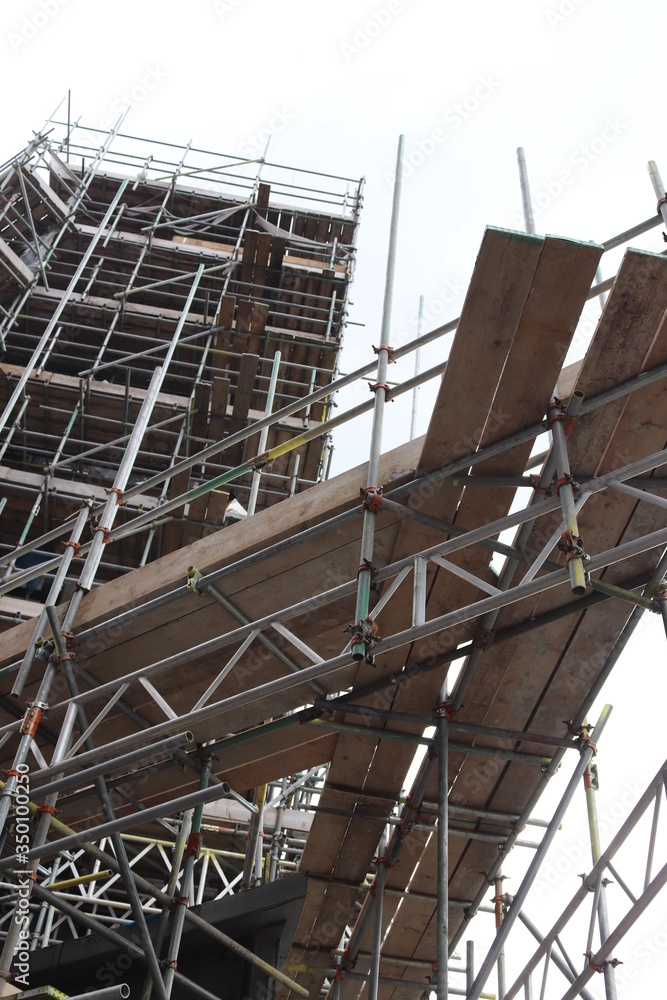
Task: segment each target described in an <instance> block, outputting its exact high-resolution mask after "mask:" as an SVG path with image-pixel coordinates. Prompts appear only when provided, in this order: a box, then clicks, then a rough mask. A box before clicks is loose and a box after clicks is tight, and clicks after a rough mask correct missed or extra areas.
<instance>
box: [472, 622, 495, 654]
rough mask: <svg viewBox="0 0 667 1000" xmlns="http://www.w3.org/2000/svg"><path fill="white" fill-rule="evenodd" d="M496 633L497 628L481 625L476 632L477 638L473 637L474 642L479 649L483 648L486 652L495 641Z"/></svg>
mask: <svg viewBox="0 0 667 1000" xmlns="http://www.w3.org/2000/svg"><path fill="white" fill-rule="evenodd" d="M495 635H496V633H495V629H490V628H484V626H483V625H480V627H479V628H478V629H477V632H476V633H475V638H474V639H473V641H472V644H473V646H475V647H476V648H477V649H481V650H482V652H483V653H485V652H486V651H487V649H488V648H489V646H490V645H491V643H492V642H493V640H494V638H495Z"/></svg>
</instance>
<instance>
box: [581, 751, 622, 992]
mask: <svg viewBox="0 0 667 1000" xmlns="http://www.w3.org/2000/svg"><path fill="white" fill-rule="evenodd" d="M584 788H585V790H586V811H587V813H588V829H589V833H590V837H591V856H592V858H593V864H594V865H595V864H597V862H598V861H599V860H600V855H601V854H602V846H601V844H600V828H599V826H598V812H597V804H596V801H595V793H596V791H597V788H598V783H597V771H596V773H595V774H593V773H592V770H591V765H590V764H589V765H588V766H587V768H586V770H585V771H584ZM599 888H600V896H599V899H598V906H597V911H598V925H599V927H600V946H602V945H604V943H605V941H606V940H607V938H608V937H609V931H610V927H609V914H608V911H607V897H606V888H605V885H604V880H601V882H600V886H599ZM604 990H605V996H606V997H607V1000H617V994H616V973H615V971H614V965H613V962H612V961H611V960H610V959H607V961H606V962H605V963H604Z"/></svg>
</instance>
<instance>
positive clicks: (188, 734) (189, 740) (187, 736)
mask: <svg viewBox="0 0 667 1000" xmlns="http://www.w3.org/2000/svg"><path fill="white" fill-rule="evenodd" d="M183 739H184V740H185V742H186V743H194V741H195V737H194V733H191V732H190V730H189V729H186V731H185V732H184V733H183Z"/></svg>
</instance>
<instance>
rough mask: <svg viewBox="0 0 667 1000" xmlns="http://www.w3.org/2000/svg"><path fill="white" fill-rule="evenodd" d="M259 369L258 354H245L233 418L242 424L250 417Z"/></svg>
mask: <svg viewBox="0 0 667 1000" xmlns="http://www.w3.org/2000/svg"><path fill="white" fill-rule="evenodd" d="M258 367H259V357H258V356H257V355H256V354H244V355H243V357H242V358H241V371H240V373H239V381H238V385H237V386H236V392H235V393H234V409H233V410H232V418H233V419H234V420H238V421H240V422H241V423H245V420H246V417H247V416H248V410H249V408H250V400H251V399H252V394H253V391H254V388H255V378H256V377H257V369H258Z"/></svg>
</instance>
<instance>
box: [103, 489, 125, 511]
mask: <svg viewBox="0 0 667 1000" xmlns="http://www.w3.org/2000/svg"><path fill="white" fill-rule="evenodd" d="M105 492H106V493H107V494H108V495H109V496H111V494H112V493H115V494H116V504H117V506H118V507H124V506H125V504H126V503H127V500H123V490H121V488H120V486H112V487H111V489H110V490H106V491H105Z"/></svg>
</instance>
